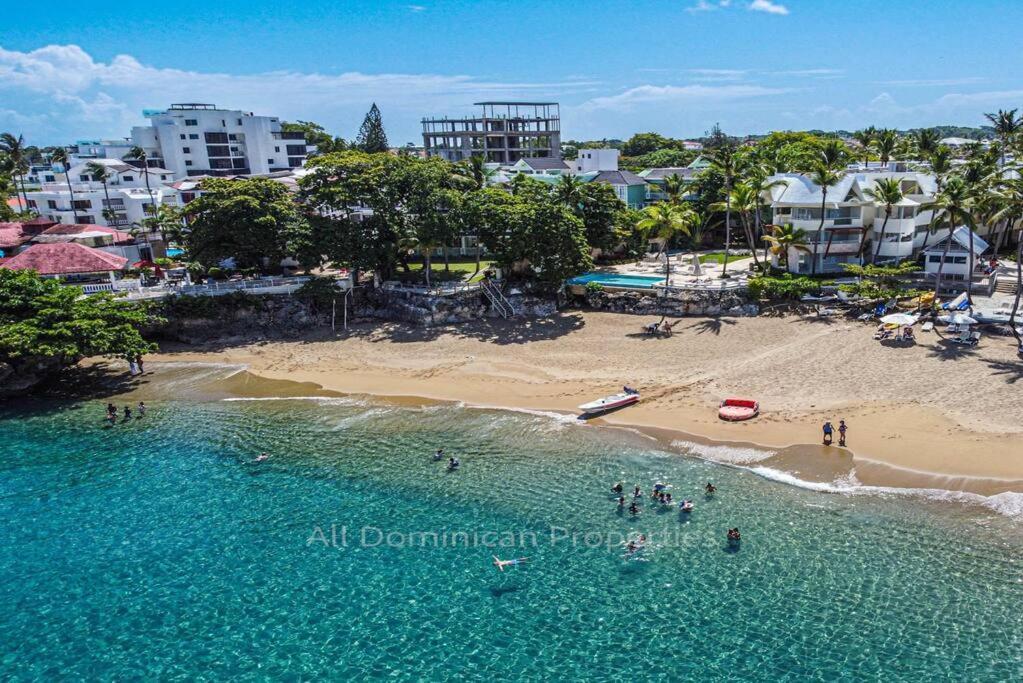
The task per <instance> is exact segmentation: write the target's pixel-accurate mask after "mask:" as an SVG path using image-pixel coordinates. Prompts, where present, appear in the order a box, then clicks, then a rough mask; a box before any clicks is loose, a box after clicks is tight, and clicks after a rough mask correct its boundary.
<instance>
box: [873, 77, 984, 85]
mask: <svg viewBox="0 0 1023 683" xmlns="http://www.w3.org/2000/svg"><path fill="white" fill-rule="evenodd" d="M986 80H988V79H986V78H981V77H980V76H970V77H967V78H911V79H907V80H900V81H878V84H879V85H893V86H899V87H904V88H912V87H948V86H953V85H971V84H973V83H983V82H984V81H986Z"/></svg>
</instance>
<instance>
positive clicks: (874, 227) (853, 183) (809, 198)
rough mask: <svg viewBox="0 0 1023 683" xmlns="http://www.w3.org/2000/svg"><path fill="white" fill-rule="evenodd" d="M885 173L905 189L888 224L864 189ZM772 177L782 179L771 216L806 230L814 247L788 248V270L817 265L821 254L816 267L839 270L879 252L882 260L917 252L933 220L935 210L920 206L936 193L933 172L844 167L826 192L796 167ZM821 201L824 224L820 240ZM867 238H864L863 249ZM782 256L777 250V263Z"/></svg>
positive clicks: (772, 193)
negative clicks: (815, 262)
mask: <svg viewBox="0 0 1023 683" xmlns="http://www.w3.org/2000/svg"><path fill="white" fill-rule="evenodd" d="M882 178H897V179H898V180H899V182H900V185H901V186H902V192H903V195H904V198H903V200H902V201H901V202H899V204H898V205H897V206H894V207H893V208H892V213H891V215H890V216H889V217H888V223H887V225H885V224H884V219H885V208H884V207H883V206H877V205H876V204H875V203H874V201H873V200H872V199H871V198H870V197H869V196H868V195H867V194H866V190H868V189H873V188H874V186H875V185H876V183H877V181H878V180H880V179H882ZM771 180H772V181H777V183H778V184H777V185H776V186H775V187H772V188H771V190H770V192H769V194H770V196H769V197H768V198H767V199H768V201H769V202H770V204H771V209H772V212H773V217H772V221H771V222H772V223H774V224H775V225H787V224H791V225H792V226H793V227H795V228H800V229H802V230H804V231H805V232H806V241H807V242H808V245H807V246H808V248H809V249H810V251H803V250H797V249H791V250H789V254H788V257H789V270H791V271H792V272H793V273H800V274H807V273H810V272H812V271H813V259H817V267H816V272H818V273H840V272H843V268H842V265H843V264H846V263H856V264H859V263H863V262H871V261H873V260H874V255H875V253H876V254H877V262H878V263H884V262H894V261H901V260H904V259H910V258H913V257H915V256H916V255H917V254H918V253H919V250H920V248H921V247H922V246H923V244H924V240H925V236H926V234H927V231H928V226H929V225H930V221H931V212H930V211H922V210H921V208H920V207H921V205H922V204H925V203H927V202H929V201H930V200H931V199H933V197H934V194H935V192H936V191H937V184H936V181H935V178H934V176H933V175H930V174H927V173H918V172H914V171H890V170H881V169H879V170H877V171H874V170H870V171H862V170H861V171H855V172H850V173H846V174H845V175H844V176H843V177H842V179H841V180H840V181H839V182H838V183H837V184H835V185H833V186H832V187H829V188H828V191H827V196H826V197H825V196H824V193H823V192H822V190H821V188H820V187H818V186H817V185H815V184H814V183H813V182H812V181H811V180H810V179H809V178H808V177H806V176H804V175H801V174H798V173H783V174H779V175H775V176H772V177H771ZM822 201H823V203H824V229H823V230H822V231H821V236H820V241H819V242H818V238H817V230H818V228H819V227H820V225H821V203H822ZM882 227H883V228H884V239H883V240H882V239H881V232H882ZM864 241H865V242H866V244H864V246H863V248H862V250H861V242H864ZM879 241H880V248H878V243H879ZM861 251H862V258H861V257H860V256H859V254H860V253H861ZM778 261H780V259H779V258H778V257H777V256H776V257H775V265H776V266H777V265H778Z"/></svg>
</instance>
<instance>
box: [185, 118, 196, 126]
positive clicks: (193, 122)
mask: <svg viewBox="0 0 1023 683" xmlns="http://www.w3.org/2000/svg"><path fill="white" fill-rule="evenodd" d="M185 125H186V126H198V125H199V120H198V119H185Z"/></svg>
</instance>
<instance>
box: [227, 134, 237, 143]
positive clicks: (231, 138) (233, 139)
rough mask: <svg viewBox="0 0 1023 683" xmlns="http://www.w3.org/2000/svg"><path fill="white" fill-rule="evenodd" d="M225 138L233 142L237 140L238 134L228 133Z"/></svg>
mask: <svg viewBox="0 0 1023 683" xmlns="http://www.w3.org/2000/svg"><path fill="white" fill-rule="evenodd" d="M227 139H228V140H230V141H231V142H235V141H236V140H238V136H237V135H235V134H234V133H229V134H228V136H227Z"/></svg>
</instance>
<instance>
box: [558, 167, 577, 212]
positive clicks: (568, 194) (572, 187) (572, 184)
mask: <svg viewBox="0 0 1023 683" xmlns="http://www.w3.org/2000/svg"><path fill="white" fill-rule="evenodd" d="M554 193H555V194H556V195H557V196H558V199H559V200H560V201H561V203H562V204H564V205H565V206H567V207H568V208H570V209H572V211H578V209H579V205H580V204H582V201H583V181H581V180H579V178H577V177H576V176H574V175H563V176H561V178H560V179H559V180H558V183H557V184H556V185H555V186H554Z"/></svg>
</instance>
